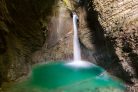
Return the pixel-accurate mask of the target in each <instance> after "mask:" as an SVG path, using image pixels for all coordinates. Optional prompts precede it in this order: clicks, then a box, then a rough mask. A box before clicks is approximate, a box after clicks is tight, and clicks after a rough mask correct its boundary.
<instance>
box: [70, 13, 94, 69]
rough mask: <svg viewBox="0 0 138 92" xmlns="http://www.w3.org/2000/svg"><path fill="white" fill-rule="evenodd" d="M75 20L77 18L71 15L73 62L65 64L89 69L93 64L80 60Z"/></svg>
mask: <svg viewBox="0 0 138 92" xmlns="http://www.w3.org/2000/svg"><path fill="white" fill-rule="evenodd" d="M77 20H78V16H77V15H76V14H75V13H73V29H74V35H73V56H74V59H73V62H70V63H67V65H70V66H75V67H89V66H92V65H93V64H92V63H90V62H87V61H82V60H81V49H80V43H79V37H78V29H77Z"/></svg>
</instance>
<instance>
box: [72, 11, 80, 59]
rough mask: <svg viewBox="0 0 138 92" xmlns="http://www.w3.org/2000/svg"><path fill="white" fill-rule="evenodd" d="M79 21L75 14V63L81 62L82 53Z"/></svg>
mask: <svg viewBox="0 0 138 92" xmlns="http://www.w3.org/2000/svg"><path fill="white" fill-rule="evenodd" d="M77 20H78V16H77V15H76V14H73V28H74V36H73V45H74V46H73V52H74V53H73V54H74V61H80V60H81V51H80V44H79V38H78V29H77Z"/></svg>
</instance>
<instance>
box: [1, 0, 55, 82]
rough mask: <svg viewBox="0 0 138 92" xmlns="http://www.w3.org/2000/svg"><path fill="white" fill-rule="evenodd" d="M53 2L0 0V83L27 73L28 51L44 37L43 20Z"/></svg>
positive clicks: (35, 47) (37, 46) (29, 63)
mask: <svg viewBox="0 0 138 92" xmlns="http://www.w3.org/2000/svg"><path fill="white" fill-rule="evenodd" d="M54 3H55V1H54V0H53V1H51V0H47V1H45V0H39V1H36V0H35V1H32V0H28V1H26V0H0V83H1V82H2V81H11V80H16V79H18V78H19V77H22V76H24V75H26V74H28V72H29V67H30V66H31V63H32V60H31V54H32V53H33V52H35V51H36V50H39V49H40V48H41V47H42V45H43V43H44V40H45V37H44V33H43V29H44V26H45V22H43V20H44V19H45V18H46V16H48V15H50V14H51V10H52V7H53V6H54ZM52 5H53V6H52Z"/></svg>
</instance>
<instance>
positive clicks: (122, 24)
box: [93, 0, 138, 92]
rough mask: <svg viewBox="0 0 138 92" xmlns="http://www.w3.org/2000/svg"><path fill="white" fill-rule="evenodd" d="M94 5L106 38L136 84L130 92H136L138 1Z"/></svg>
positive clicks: (98, 0)
mask: <svg viewBox="0 0 138 92" xmlns="http://www.w3.org/2000/svg"><path fill="white" fill-rule="evenodd" d="M93 4H94V6H95V10H96V11H98V13H99V14H98V16H99V17H98V18H99V22H100V24H101V25H102V27H103V28H104V35H105V37H106V38H107V39H108V40H110V41H111V42H110V43H111V44H112V45H113V47H114V49H115V53H116V54H117V56H118V58H119V61H120V64H121V65H122V67H123V68H124V70H125V71H127V72H128V73H129V75H130V76H132V80H133V82H134V83H135V84H134V86H132V89H131V91H130V92H135V91H136V90H138V86H137V78H138V77H137V76H138V74H137V73H138V68H137V67H138V11H137V10H138V0H117V1H114V0H106V1H105V0H93ZM108 44H109V43H108Z"/></svg>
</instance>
